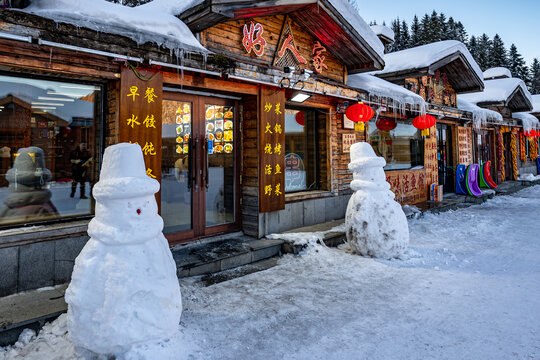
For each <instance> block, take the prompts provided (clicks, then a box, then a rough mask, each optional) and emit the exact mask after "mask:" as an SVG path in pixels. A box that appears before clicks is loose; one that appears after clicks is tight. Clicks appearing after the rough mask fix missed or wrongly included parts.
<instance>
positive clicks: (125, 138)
mask: <svg viewBox="0 0 540 360" xmlns="http://www.w3.org/2000/svg"><path fill="white" fill-rule="evenodd" d="M162 91H163V78H162V75H161V73H156V72H153V71H149V70H141V69H138V70H137V74H136V73H135V72H134V71H133V70H132V69H131V68H128V67H125V66H124V67H122V75H121V81H120V116H119V130H118V141H119V142H130V143H136V144H139V145H140V147H141V149H142V152H143V155H144V163H145V165H146V174H147V175H148V176H150V177H151V178H154V179H157V180H160V179H161V115H162V109H161V107H162V102H161V101H162Z"/></svg>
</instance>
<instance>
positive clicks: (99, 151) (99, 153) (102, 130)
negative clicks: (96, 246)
mask: <svg viewBox="0 0 540 360" xmlns="http://www.w3.org/2000/svg"><path fill="white" fill-rule="evenodd" d="M0 76H6V77H12V78H21V79H31V80H42V81H53V82H62V83H66V84H73V85H89V86H95V87H99V89H100V92H101V96H100V99H99V104H98V108H99V119H98V120H97V121H96V124H95V125H96V126H97V127H98V128H97V129H96V131H97V132H99V135H98V136H97V139H96V140H97V144H96V157H97V159H96V162H97V163H98V166H97V168H98V169H101V163H102V158H103V152H104V151H105V140H106V131H107V120H106V115H107V114H106V104H107V102H108V92H107V80H105V79H102V80H101V81H100V80H99V79H96V80H95V81H92V80H79V79H77V78H70V77H62V76H59V77H56V76H52V75H44V74H32V73H25V72H8V71H0ZM98 179H99V173H98ZM88 196H89V197H91V196H92V194H91V192H90V193H89V194H88ZM94 216H95V206H93V207H92V213H91V214H87V215H75V216H69V217H61V218H56V219H47V220H41V221H40V220H37V221H31V222H20V223H14V224H6V225H0V231H2V230H11V229H19V228H21V229H22V228H25V227H30V226H43V225H55V224H61V223H70V222H74V221H81V220H90V219H92V218H93V217H94ZM0 236H1V235H0Z"/></svg>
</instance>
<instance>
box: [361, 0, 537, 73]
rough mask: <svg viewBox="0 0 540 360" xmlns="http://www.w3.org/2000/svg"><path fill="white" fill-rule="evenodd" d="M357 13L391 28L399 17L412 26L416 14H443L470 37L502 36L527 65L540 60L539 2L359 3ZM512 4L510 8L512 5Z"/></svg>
mask: <svg viewBox="0 0 540 360" xmlns="http://www.w3.org/2000/svg"><path fill="white" fill-rule="evenodd" d="M356 2H357V4H358V11H359V13H360V15H361V16H362V18H364V20H365V21H366V22H367V23H369V22H370V21H373V20H376V21H377V24H382V22H383V20H384V21H385V22H386V25H389V24H390V23H391V22H392V20H394V19H395V18H397V17H398V16H399V18H400V20H401V19H403V20H405V21H406V22H407V24H408V25H409V26H410V25H411V22H412V19H413V17H414V15H415V14H416V15H417V16H418V18H419V19H421V18H422V16H424V14H425V13H428V14H431V12H432V11H433V10H435V11H437V13H441V12H443V13H444V14H445V15H446V18H449V17H450V16H452V17H453V18H454V20H456V21H461V22H462V23H463V25H464V26H465V29H466V30H467V34H468V35H469V37H470V36H471V35H475V36H476V35H482V33H486V34H487V35H488V36H489V37H490V39H492V38H493V36H494V35H495V34H497V33H498V34H499V36H501V38H502V40H503V42H504V45H505V46H506V48H507V49H508V48H510V45H511V44H512V43H514V44H516V46H517V49H518V51H519V52H520V53H521V55H523V58H524V59H525V61H526V62H527V65H530V64H531V63H532V60H533V58H535V57H536V58H538V59H539V60H540V23H539V19H540V0H512V1H508V0H444V1H443V0H431V1H425V0H422V1H421V0H377V1H373V0H356ZM509 4H511V5H509Z"/></svg>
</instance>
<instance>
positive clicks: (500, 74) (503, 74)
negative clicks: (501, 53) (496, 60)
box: [484, 66, 512, 80]
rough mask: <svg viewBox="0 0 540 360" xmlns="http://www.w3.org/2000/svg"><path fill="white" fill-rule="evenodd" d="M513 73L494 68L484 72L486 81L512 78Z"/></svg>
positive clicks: (504, 69) (505, 69) (500, 67)
mask: <svg viewBox="0 0 540 360" xmlns="http://www.w3.org/2000/svg"><path fill="white" fill-rule="evenodd" d="M511 77H512V73H511V72H510V70H508V69H507V68H505V67H502V66H499V67H493V68H490V69H487V70H486V71H484V80H489V79H503V78H507V79H509V78H511Z"/></svg>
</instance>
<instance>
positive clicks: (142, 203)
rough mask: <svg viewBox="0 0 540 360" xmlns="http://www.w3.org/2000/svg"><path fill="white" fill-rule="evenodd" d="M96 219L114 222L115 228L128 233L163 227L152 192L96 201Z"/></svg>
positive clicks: (153, 230) (159, 229)
mask: <svg viewBox="0 0 540 360" xmlns="http://www.w3.org/2000/svg"><path fill="white" fill-rule="evenodd" d="M96 219H98V220H100V221H101V222H105V223H110V224H114V227H115V228H117V229H121V230H122V231H127V232H130V233H132V232H135V233H141V232H143V233H146V232H147V231H152V232H156V231H157V232H159V231H161V230H162V229H163V221H162V220H161V217H160V216H159V215H158V207H157V203H156V199H155V197H154V195H153V194H152V195H144V196H137V197H132V198H129V199H103V200H102V201H98V202H97V203H96Z"/></svg>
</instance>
